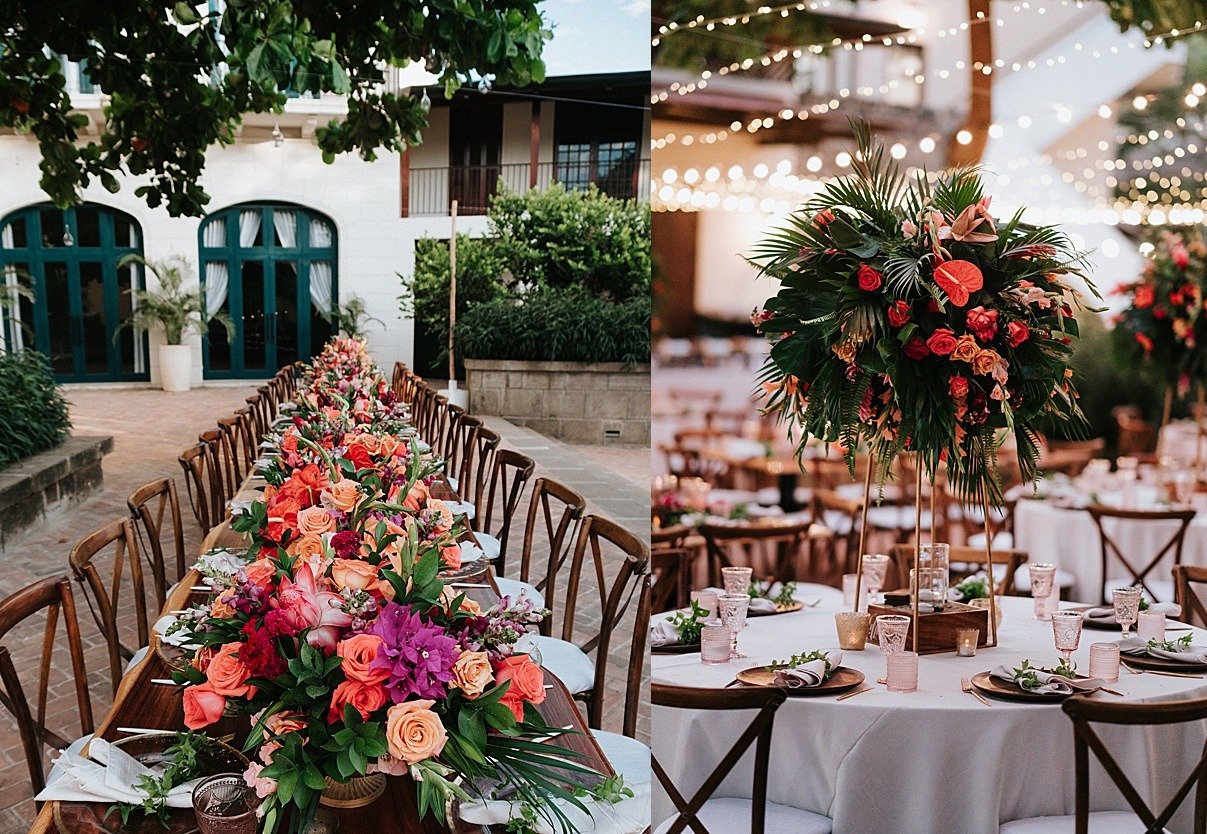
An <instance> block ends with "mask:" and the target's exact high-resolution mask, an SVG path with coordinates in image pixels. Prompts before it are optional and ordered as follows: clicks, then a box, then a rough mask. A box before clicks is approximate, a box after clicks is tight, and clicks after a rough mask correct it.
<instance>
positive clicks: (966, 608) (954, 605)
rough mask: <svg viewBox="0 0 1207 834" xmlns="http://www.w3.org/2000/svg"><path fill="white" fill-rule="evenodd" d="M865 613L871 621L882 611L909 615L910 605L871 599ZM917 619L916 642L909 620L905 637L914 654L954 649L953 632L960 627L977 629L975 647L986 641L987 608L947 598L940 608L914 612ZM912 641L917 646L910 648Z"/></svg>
mask: <svg viewBox="0 0 1207 834" xmlns="http://www.w3.org/2000/svg"><path fill="white" fill-rule="evenodd" d="M868 613H869V614H871V615H872V621H873V622H875V620H876V617H879V616H881V615H883V614H902V615H904V616H906V617H912V616H913V607H912V606H910V605H881V604H877V603H872V604H870V605H868ZM917 623H918V642H917V644H915V643H914V623H913V621H911V622H910V625H909V632H908V633H907V635H906V637H905V645H906V646H908V647H910V648H911V649H913V650H914V651H917V652H918V654H939V653H941V652H949V653H950V652H954V651H955V650H956V632H957V631H959V630H960V629H962V628H975V629H978V630H979V632H980V633H979V634H978V635H977V647H978V648H984V647H985V646H988V645H990V643H989V610H988V609H987V608H974V607H972V606H971V605H966V604H965V603H962V602H948V603H947V604H946V605H944V606H943V610H942V611H934V612H931V613H929V614H922V613H920V614H918V619H917ZM915 645H916V646H917V648H916V649H915V648H914V646H915Z"/></svg>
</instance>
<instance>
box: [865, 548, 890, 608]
mask: <svg viewBox="0 0 1207 834" xmlns="http://www.w3.org/2000/svg"><path fill="white" fill-rule="evenodd" d="M887 575H888V556H885V555H884V554H883V553H865V554H864V555H863V584H864V586H865V587H866V588H867V594H868V600H869V601H871V600H872V599H875V597H876V595H877V594H878V593H880V591H881V590H882V589H883V588H884V579H885V576H887Z"/></svg>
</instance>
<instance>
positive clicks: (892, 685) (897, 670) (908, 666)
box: [884, 651, 918, 692]
mask: <svg viewBox="0 0 1207 834" xmlns="http://www.w3.org/2000/svg"><path fill="white" fill-rule="evenodd" d="M884 662H885V668H886V672H885V678H886V682H887V684H888V691H889V692H917V691H918V653H917V652H905V651H901V652H894V653H893V654H889V655H885V658H884Z"/></svg>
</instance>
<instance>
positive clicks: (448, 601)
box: [440, 585, 482, 617]
mask: <svg viewBox="0 0 1207 834" xmlns="http://www.w3.org/2000/svg"><path fill="white" fill-rule="evenodd" d="M457 597H461V607H460V608H458V609H456V611H465V612H467V613H469V614H470V615H472V616H474V617H481V616H482V606H481V605H479V604H478V603H477V602H475V601H474V600H472V599H470V598H469V597H467V596H463V595H462V593H461V592H460V591H458V590H456V589H454V588H453V587H452V586H451V585H445V586H444V589H443V590H442V591H441V592H440V606H441V607H442V608H443V609H444V612H445V613H446V614H449V615H452V614H455V613H456V611H454V610H453V602H454V601H455V600H456V599H457Z"/></svg>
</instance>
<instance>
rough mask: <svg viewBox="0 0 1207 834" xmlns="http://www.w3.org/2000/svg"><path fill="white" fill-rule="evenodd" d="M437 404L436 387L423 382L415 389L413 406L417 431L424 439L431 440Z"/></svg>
mask: <svg viewBox="0 0 1207 834" xmlns="http://www.w3.org/2000/svg"><path fill="white" fill-rule="evenodd" d="M435 405H436V389H435V388H433V387H432V386H430V385H428V384H427V383H426V382H424V383H421V384H420V385H419V387H418V388H417V389H416V391H415V402H414V404H413V406H412V412H411V413H412V416H413V417H414V425H415V431H417V432H419V436H420V437H422V438H423V439H424V440H426V441H428V442H429V443H430V442H431V438H432V432H431V428H432V418H433V416H434V415H433V409H434V407H435Z"/></svg>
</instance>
